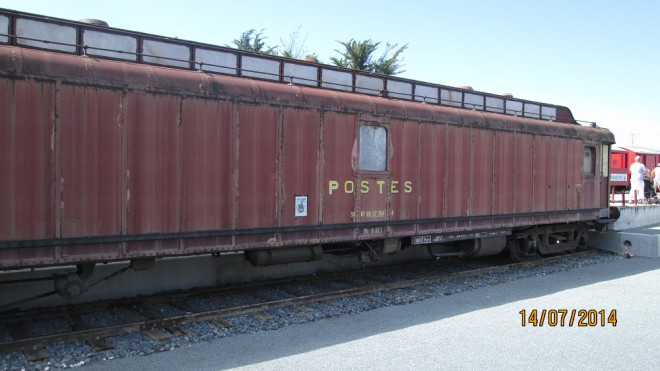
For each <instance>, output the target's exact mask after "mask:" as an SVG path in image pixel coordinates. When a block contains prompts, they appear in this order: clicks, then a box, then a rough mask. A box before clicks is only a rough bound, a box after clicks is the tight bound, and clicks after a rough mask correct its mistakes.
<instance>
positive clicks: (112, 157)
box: [57, 85, 123, 238]
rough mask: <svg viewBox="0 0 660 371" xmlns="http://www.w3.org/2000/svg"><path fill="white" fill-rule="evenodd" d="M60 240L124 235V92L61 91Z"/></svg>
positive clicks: (67, 88)
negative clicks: (122, 150) (122, 105)
mask: <svg viewBox="0 0 660 371" xmlns="http://www.w3.org/2000/svg"><path fill="white" fill-rule="evenodd" d="M58 94H59V96H58V110H57V111H58V114H59V121H58V122H59V125H58V126H59V130H58V132H59V133H60V134H59V138H58V139H59V140H58V141H57V143H58V145H57V148H58V151H59V153H60V155H59V157H58V158H59V160H58V163H57V168H58V171H59V172H60V174H59V175H58V178H59V179H60V182H59V184H58V185H59V187H60V192H58V193H61V200H62V202H61V209H60V211H59V212H61V223H62V224H61V225H62V227H61V228H62V237H63V238H69V237H93V236H112V235H118V234H120V233H121V231H122V227H121V221H122V204H123V202H122V198H123V197H122V170H121V169H122V153H121V149H122V133H123V131H122V128H123V125H122V123H121V122H118V121H120V117H121V116H122V112H121V102H122V92H121V91H117V90H114V91H113V90H107V89H101V88H90V87H82V86H77V85H62V86H61V87H60V89H59V92H58Z"/></svg>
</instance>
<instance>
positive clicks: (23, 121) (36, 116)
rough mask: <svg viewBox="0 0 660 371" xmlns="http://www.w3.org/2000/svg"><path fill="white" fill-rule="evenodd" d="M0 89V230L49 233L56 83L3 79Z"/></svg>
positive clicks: (7, 234) (8, 235) (20, 235)
mask: <svg viewBox="0 0 660 371" xmlns="http://www.w3.org/2000/svg"><path fill="white" fill-rule="evenodd" d="M1 84H2V86H1V89H0V94H1V95H0V102H1V103H0V105H2V106H1V107H0V108H1V110H0V115H1V116H0V119H1V122H2V125H0V158H1V159H2V161H0V174H1V175H0V204H1V205H3V207H2V208H0V236H2V239H7V240H16V239H32V238H44V239H46V238H53V237H56V236H58V235H59V231H57V230H56V228H55V199H54V179H55V176H54V175H55V174H54V172H53V170H54V169H53V163H54V162H55V158H54V156H55V152H54V148H53V140H54V137H53V135H54V134H55V130H54V123H53V120H54V116H55V112H54V108H55V86H54V85H53V84H49V83H46V82H37V81H32V80H3V81H2V82H1Z"/></svg>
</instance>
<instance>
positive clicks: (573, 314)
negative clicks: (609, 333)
mask: <svg viewBox="0 0 660 371" xmlns="http://www.w3.org/2000/svg"><path fill="white" fill-rule="evenodd" d="M518 314H520V317H521V319H522V327H525V326H528V325H530V326H534V327H542V326H549V327H557V326H559V327H566V326H568V327H574V326H575V327H596V326H600V327H605V326H607V325H610V326H612V327H616V324H617V318H616V316H617V313H616V309H610V310H605V309H600V310H596V309H531V310H529V311H527V310H525V309H523V310H521V311H520V312H518Z"/></svg>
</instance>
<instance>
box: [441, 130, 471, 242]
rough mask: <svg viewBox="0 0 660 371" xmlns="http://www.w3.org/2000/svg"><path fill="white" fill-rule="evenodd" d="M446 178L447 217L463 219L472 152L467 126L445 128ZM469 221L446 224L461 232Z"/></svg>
mask: <svg viewBox="0 0 660 371" xmlns="http://www.w3.org/2000/svg"><path fill="white" fill-rule="evenodd" d="M446 146H447V157H446V164H445V166H446V167H447V173H446V174H447V178H446V180H445V181H446V189H445V194H444V197H445V205H446V215H445V216H447V217H464V216H468V215H469V214H468V213H469V207H470V205H469V193H470V175H471V174H470V173H471V170H470V166H471V165H472V164H471V162H470V158H471V153H472V151H473V150H474V148H473V143H472V129H471V128H470V127H467V126H457V125H448V126H447V142H446ZM468 226H469V221H456V222H448V223H447V229H448V230H463V229H465V228H467V227H468Z"/></svg>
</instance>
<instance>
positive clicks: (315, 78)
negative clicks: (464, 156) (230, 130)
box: [0, 9, 578, 124]
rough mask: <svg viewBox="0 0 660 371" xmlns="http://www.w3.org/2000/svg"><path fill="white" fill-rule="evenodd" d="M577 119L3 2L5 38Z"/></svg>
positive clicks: (532, 105)
mask: <svg viewBox="0 0 660 371" xmlns="http://www.w3.org/2000/svg"><path fill="white" fill-rule="evenodd" d="M3 44H4V45H13V46H20V47H27V48H35V49H42V50H49V51H54V52H60V53H67V54H74V55H81V56H91V57H96V58H104V59H112V60H118V61H125V62H132V63H142V64H150V65H159V66H165V67H172V68H179V69H187V70H193V71H202V72H206V73H214V74H223V75H230V76H236V77H245V78H252V79H260V80H266V81H272V82H279V83H286V84H294V85H301V86H308V87H315V88H321V89H331V90H337V91H345V92H350V93H358V94H367V95H372V96H381V97H387V98H395V99H402V100H407V101H418V102H422V103H427V104H435V105H444V106H450V107H456V108H464V109H470V110H476V111H486V112H493V113H499V114H506V115H511V116H520V117H529V118H535V119H540V120H546V121H556V122H562V123H570V124H578V122H577V121H575V120H574V119H573V116H572V114H571V112H570V110H569V109H568V108H566V107H563V106H556V105H552V104H546V103H540V102H534V101H528V100H524V99H518V98H513V97H511V96H510V95H497V94H490V93H484V92H478V91H474V90H472V89H471V88H456V87H450V86H445V85H440V84H432V83H427V82H421V81H416V80H410V79H403V78H399V77H394V76H387V75H380V74H372V73H366V72H360V71H356V70H350V69H345V68H339V67H335V66H330V65H326V64H321V63H314V62H308V61H303V60H297V59H291V58H285V57H278V56H272V55H264V54H258V53H251V52H246V51H242V50H237V49H232V48H228V47H222V46H215V45H209V44H204V43H197V42H189V41H183V40H179V39H172V38H168V37H161V36H155V35H150V34H144V33H140V32H133V31H125V30H121V29H116V28H110V27H104V26H99V25H94V24H89V23H82V22H74V21H68V20H63V19H56V18H50V17H44V16H39V15H34V14H29V13H22V12H16V11H12V10H6V9H0V45H3Z"/></svg>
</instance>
